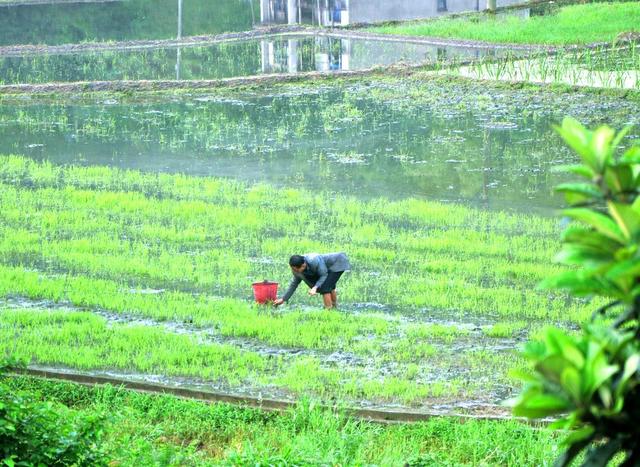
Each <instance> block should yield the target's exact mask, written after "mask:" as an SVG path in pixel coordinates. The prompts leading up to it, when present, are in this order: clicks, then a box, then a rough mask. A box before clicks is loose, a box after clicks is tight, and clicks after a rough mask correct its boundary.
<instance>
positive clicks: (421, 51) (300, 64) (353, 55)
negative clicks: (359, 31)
mask: <svg viewBox="0 0 640 467" xmlns="http://www.w3.org/2000/svg"><path fill="white" fill-rule="evenodd" d="M260 49H261V55H262V57H261V62H262V72H263V73H296V72H299V71H336V70H363V69H367V68H372V67H375V66H379V65H381V66H385V65H391V64H394V63H398V62H403V63H408V64H417V63H425V62H435V61H443V60H454V61H455V60H465V59H469V58H479V57H481V56H485V55H494V54H496V53H500V52H496V51H495V50H493V49H480V48H472V47H441V46H434V45H426V44H411V43H403V42H395V41H379V40H373V41H364V40H361V39H349V38H345V37H326V36H315V37H306V38H304V37H298V38H290V39H280V38H273V39H264V40H262V41H261V43H260Z"/></svg>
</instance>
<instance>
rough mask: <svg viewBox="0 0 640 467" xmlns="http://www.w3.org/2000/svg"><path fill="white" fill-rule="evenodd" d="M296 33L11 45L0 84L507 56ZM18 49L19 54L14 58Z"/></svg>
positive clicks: (0, 62)
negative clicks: (91, 45) (205, 40)
mask: <svg viewBox="0 0 640 467" xmlns="http://www.w3.org/2000/svg"><path fill="white" fill-rule="evenodd" d="M302 32H303V31H302ZM302 32H300V33H299V34H300V35H295V34H281V35H276V36H268V35H267V36H263V37H262V38H261V39H259V40H251V39H245V40H233V41H227V42H223V43H219V44H213V45H208V46H206V47H205V46H195V45H192V46H190V47H185V46H176V45H171V46H169V47H167V46H164V47H163V46H162V45H157V46H152V45H147V46H146V47H144V48H142V46H138V47H140V48H141V50H138V49H136V44H135V43H122V46H121V47H122V48H131V50H108V51H104V50H97V51H91V50H90V49H88V50H86V51H76V49H74V48H73V47H71V48H70V49H69V52H66V51H65V49H64V48H56V50H58V53H47V52H46V49H45V50H44V53H34V52H37V49H36V50H34V49H32V48H25V49H16V51H15V52H11V50H13V49H7V53H8V54H9V55H13V56H5V57H2V54H0V84H20V83H29V84H35V83H49V82H75V81H100V80H108V81H113V80H168V79H176V80H201V79H220V78H230V77H239V76H254V75H260V74H272V73H298V72H309V71H319V72H332V71H341V70H355V71H357V70H366V69H370V68H373V67H380V66H387V65H392V64H397V63H403V64H406V65H416V64H429V63H432V64H433V63H437V62H439V61H445V60H446V61H449V62H464V61H468V60H471V59H474V60H477V59H480V58H483V57H487V56H490V57H493V58H495V57H496V56H501V55H506V54H507V51H496V50H493V49H487V48H484V49H483V48H474V47H465V46H463V45H460V46H456V45H449V46H447V45H433V44H429V43H424V44H422V43H411V42H398V41H391V40H388V38H384V37H381V38H379V39H378V40H376V39H375V38H370V39H367V38H366V37H362V38H359V37H357V36H356V37H351V36H348V35H345V36H340V35H337V34H336V33H333V34H330V35H326V34H322V33H318V34H313V33H307V34H304V35H301V34H302ZM214 37H215V36H214ZM383 39H384V40H383ZM211 40H214V39H213V38H212V39H211ZM114 47H117V44H114ZM21 50H22V52H21ZM20 53H22V54H24V55H23V56H16V55H18V54H20Z"/></svg>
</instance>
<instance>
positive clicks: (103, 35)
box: [0, 0, 260, 45]
mask: <svg viewBox="0 0 640 467" xmlns="http://www.w3.org/2000/svg"><path fill="white" fill-rule="evenodd" d="M3 3H4V1H0V45H8V44H47V45H58V44H71V43H78V42H90V41H126V40H135V39H171V38H174V37H176V32H177V27H178V24H180V27H181V28H182V31H181V33H182V35H184V36H195V35H201V34H219V33H223V32H230V31H246V30H249V29H251V28H252V27H253V25H254V24H257V23H259V22H260V12H259V0H189V1H187V2H182V1H181V0H127V1H115V2H114V1H110V2H91V3H86V2H82V3H61V4H54V3H53V2H52V4H45V5H29V4H26V5H20V6H16V5H15V4H14V5H13V6H3ZM16 3H17V2H16ZM181 4H182V9H181V11H180V6H181ZM180 13H181V17H180V18H179V16H180Z"/></svg>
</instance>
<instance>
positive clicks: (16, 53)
mask: <svg viewBox="0 0 640 467" xmlns="http://www.w3.org/2000/svg"><path fill="white" fill-rule="evenodd" d="M314 31H315V32H314ZM316 32H320V31H316V30H309V29H308V28H305V27H304V26H273V27H268V28H262V29H256V30H253V31H245V32H228V33H223V34H216V35H212V36H207V35H205V36H188V37H182V38H180V39H155V40H131V41H120V42H83V43H80V44H61V45H46V44H38V45H32V44H20V45H4V46H0V57H23V56H30V55H65V54H77V53H88V52H103V51H108V50H142V49H165V48H176V47H202V46H206V45H213V44H221V43H225V42H237V41H246V40H254V39H264V38H267V37H282V36H284V37H286V36H291V35H293V36H301V35H302V36H313V35H314V34H315V33H316Z"/></svg>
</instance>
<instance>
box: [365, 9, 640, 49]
mask: <svg viewBox="0 0 640 467" xmlns="http://www.w3.org/2000/svg"><path fill="white" fill-rule="evenodd" d="M372 30H373V31H376V32H382V33H390V34H401V35H413V36H433V37H446V38H451V39H472V40H480V41H487V42H496V43H516V44H549V45H567V44H588V43H592V42H601V41H607V42H610V41H613V40H614V39H615V38H616V36H617V35H618V34H620V33H622V32H628V31H639V30H640V4H638V3H596V4H587V5H573V6H566V7H563V8H561V9H560V10H559V11H558V12H557V13H556V14H554V15H548V16H536V17H531V18H525V19H522V18H519V17H517V16H504V17H503V16H497V17H495V18H494V17H491V16H487V15H483V16H478V17H469V18H442V19H438V20H433V21H426V22H421V23H408V24H400V25H392V26H381V27H377V28H373V29H372Z"/></svg>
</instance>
